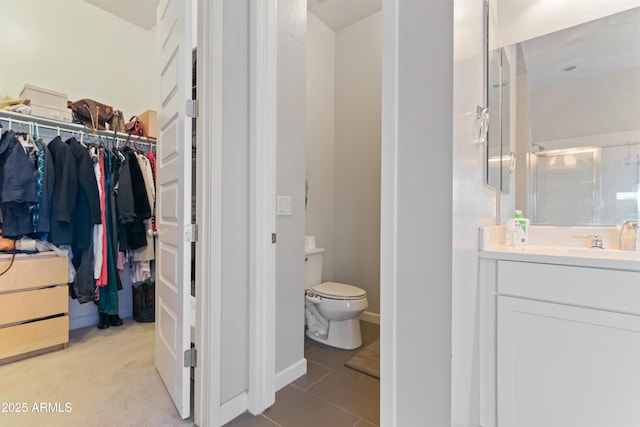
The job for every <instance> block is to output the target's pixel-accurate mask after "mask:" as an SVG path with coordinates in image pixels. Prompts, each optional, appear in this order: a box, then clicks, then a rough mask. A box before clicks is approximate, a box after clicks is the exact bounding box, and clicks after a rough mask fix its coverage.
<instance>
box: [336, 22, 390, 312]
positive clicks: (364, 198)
mask: <svg viewBox="0 0 640 427" xmlns="http://www.w3.org/2000/svg"><path fill="white" fill-rule="evenodd" d="M335 49H336V74H335V75H336V80H335V85H336V86H335V88H336V90H335V99H336V104H335V105H336V108H335V117H336V118H335V153H334V156H335V157H334V162H335V163H334V168H335V170H334V172H335V183H334V184H335V187H334V188H335V190H334V203H335V205H334V235H333V243H334V249H335V255H334V260H333V263H334V270H333V275H334V280H336V281H338V282H344V283H350V284H353V285H356V286H360V287H361V288H363V289H365V290H366V291H367V298H368V300H369V308H368V309H367V311H368V312H370V313H380V126H381V97H382V94H381V90H382V83H381V79H382V77H381V75H382V12H378V13H375V14H373V15H371V16H369V17H367V18H364V19H362V20H360V21H358V22H356V23H354V24H351V25H349V26H347V27H344V28H341V29H340V30H338V31H337V32H336V48H335Z"/></svg>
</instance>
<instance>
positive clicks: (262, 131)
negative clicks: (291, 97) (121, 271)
mask: <svg viewBox="0 0 640 427" xmlns="http://www.w3.org/2000/svg"><path fill="white" fill-rule="evenodd" d="M250 8H251V9H250V10H251V22H250V31H251V33H250V45H251V48H250V49H251V52H250V94H251V95H250V111H251V113H250V148H249V153H250V154H249V155H250V162H251V164H250V171H251V177H250V196H249V197H250V203H251V213H250V248H251V249H250V272H249V316H250V319H249V395H248V402H247V404H248V408H247V409H248V410H249V412H251V413H252V414H254V415H257V414H260V413H262V411H264V410H265V409H267V408H268V407H269V406H271V405H272V404H273V403H274V402H275V370H276V363H275V338H276V337H275V328H276V312H275V298H276V269H275V265H276V256H275V253H276V246H275V244H274V242H272V233H275V231H276V208H275V199H276V118H277V117H276V110H277V59H278V57H277V35H278V33H277V5H276V0H252V1H251V3H250ZM274 237H275V236H274Z"/></svg>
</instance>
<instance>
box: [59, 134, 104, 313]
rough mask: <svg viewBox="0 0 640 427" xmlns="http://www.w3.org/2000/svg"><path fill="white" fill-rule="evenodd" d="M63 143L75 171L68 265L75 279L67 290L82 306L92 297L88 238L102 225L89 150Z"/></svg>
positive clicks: (91, 256) (75, 142)
mask: <svg viewBox="0 0 640 427" xmlns="http://www.w3.org/2000/svg"><path fill="white" fill-rule="evenodd" d="M65 142H66V144H67V145H68V146H69V148H70V150H71V153H72V154H73V157H74V159H75V161H76V166H77V168H78V197H77V199H76V206H75V208H74V211H75V214H76V218H75V222H74V235H73V244H72V248H73V261H72V262H73V266H74V267H75V268H76V276H75V280H74V282H73V286H71V287H70V291H71V297H72V298H74V299H78V300H79V302H81V303H83V302H88V301H91V300H93V298H94V289H95V280H94V278H93V269H94V254H93V242H92V239H93V227H94V225H95V224H101V222H102V219H101V212H100V195H99V191H98V185H97V183H96V179H95V173H94V171H93V161H92V160H91V156H90V154H89V150H87V148H86V147H84V146H83V145H82V144H80V142H78V140H76V139H75V138H69V139H67V140H66V141H65Z"/></svg>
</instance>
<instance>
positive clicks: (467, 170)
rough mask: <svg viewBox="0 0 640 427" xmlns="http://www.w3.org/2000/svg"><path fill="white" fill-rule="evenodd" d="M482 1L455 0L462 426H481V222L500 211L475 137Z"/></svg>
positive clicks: (455, 277)
mask: <svg viewBox="0 0 640 427" xmlns="http://www.w3.org/2000/svg"><path fill="white" fill-rule="evenodd" d="M482 3H483V2H482V0H456V1H455V2H454V7H455V12H454V14H455V16H456V20H455V23H454V40H455V43H454V46H453V52H454V82H453V88H454V90H453V221H452V226H453V228H452V236H451V238H452V243H453V247H452V250H453V258H452V264H451V269H452V339H451V353H452V359H451V425H452V426H460V427H463V426H464V427H467V426H477V425H478V416H479V407H478V398H479V394H478V388H477V387H478V376H477V375H478V363H479V352H478V341H479V336H478V329H477V328H478V322H479V314H478V304H479V292H480V291H479V289H478V228H479V227H481V226H486V225H492V224H495V222H496V218H497V215H498V211H497V209H498V208H497V207H496V195H495V192H494V190H492V189H489V188H488V187H485V186H484V185H483V182H484V179H483V155H482V148H483V147H482V146H480V145H478V144H477V143H475V142H474V139H475V137H474V135H475V134H476V131H477V121H476V120H475V110H476V106H477V105H484V100H483V93H484V87H483V79H484V77H483V75H484V67H483V62H484V61H483V4H482ZM514 65H515V64H514V63H513V62H512V65H511V69H512V72H515V67H514ZM511 82H512V84H511V86H514V85H515V82H514V79H513V75H512V79H511ZM511 105H512V106H515V102H514V100H513V99H512V100H511ZM512 117H513V116H512ZM511 130H512V131H513V130H514V124H513V123H512V124H511ZM512 135H513V132H512ZM510 178H511V180H512V182H511V189H512V190H513V188H514V183H513V181H515V175H511V177H510ZM513 205H514V194H513V191H512V192H511V194H510V195H508V196H507V195H502V196H501V198H500V208H501V209H502V210H503V211H507V210H509V209H510V210H513ZM508 206H509V207H510V208H508Z"/></svg>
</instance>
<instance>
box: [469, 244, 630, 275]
mask: <svg viewBox="0 0 640 427" xmlns="http://www.w3.org/2000/svg"><path fill="white" fill-rule="evenodd" d="M478 256H479V257H480V258H484V259H496V260H506V261H522V262H533V263H542V264H558V265H571V266H578V267H591V268H605V269H613V270H627V271H640V252H635V251H621V250H617V249H597V248H594V249H591V248H588V247H578V246H555V245H521V246H506V245H504V244H502V243H495V244H487V245H485V246H484V248H483V249H481V250H480V251H479V252H478Z"/></svg>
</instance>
